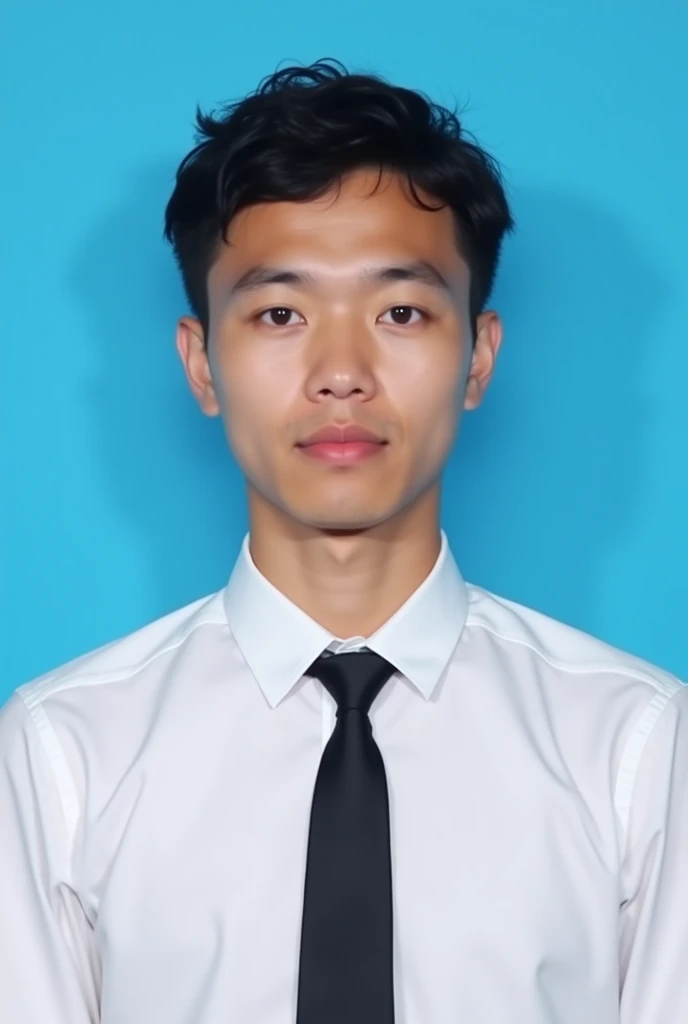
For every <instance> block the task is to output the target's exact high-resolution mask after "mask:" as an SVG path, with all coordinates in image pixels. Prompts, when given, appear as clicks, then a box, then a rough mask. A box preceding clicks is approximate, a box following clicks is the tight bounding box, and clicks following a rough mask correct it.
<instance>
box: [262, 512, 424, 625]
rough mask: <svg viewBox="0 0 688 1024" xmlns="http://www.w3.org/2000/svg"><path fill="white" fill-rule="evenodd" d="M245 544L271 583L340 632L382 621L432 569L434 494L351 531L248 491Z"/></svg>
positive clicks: (392, 612) (309, 612)
mask: <svg viewBox="0 0 688 1024" xmlns="http://www.w3.org/2000/svg"><path fill="white" fill-rule="evenodd" d="M249 510H250V524H251V525H250V541H249V544H250V551H251V557H252V558H253V561H254V563H255V565H256V567H257V568H258V570H259V571H260V572H261V573H262V574H263V576H265V577H266V578H267V579H268V580H269V581H270V583H272V584H273V586H275V587H276V588H277V589H278V590H280V591H281V592H282V593H283V594H284V595H285V596H286V597H288V598H289V599H290V600H291V601H293V603H294V604H295V605H297V606H298V607H299V608H301V609H302V610H303V611H305V612H306V614H307V615H310V617H311V618H312V619H315V621H316V622H318V623H320V625H321V626H324V628H325V629H327V630H329V631H330V632H331V633H334V635H335V636H337V637H340V638H342V639H346V638H347V637H352V636H363V637H368V636H370V635H371V634H372V633H374V632H375V630H377V629H379V628H380V626H382V625H383V623H385V622H386V621H387V619H389V618H390V617H391V616H392V615H393V614H394V613H395V612H396V611H397V610H398V609H399V608H400V607H401V606H402V605H403V604H404V603H405V601H407V600H408V598H409V597H410V596H411V594H413V592H414V591H415V590H416V589H417V588H418V587H419V586H420V585H421V583H422V582H423V581H424V580H425V579H426V578H427V576H428V575H429V574H430V572H431V570H432V568H433V566H434V565H435V562H436V561H437V557H438V555H439V552H440V546H441V534H440V526H439V512H438V497H437V495H436V494H428V495H427V496H426V497H425V499H421V501H419V502H418V503H417V504H416V505H415V506H413V508H410V509H407V510H405V511H404V513H403V515H400V516H399V517H396V518H394V519H390V520H388V521H387V522H385V523H381V524H379V525H377V526H373V527H370V528H369V529H365V530H356V531H337V532H334V531H326V530H322V529H315V528H311V527H307V526H304V525H303V524H301V523H295V522H294V521H293V520H288V519H286V517H285V516H284V514H283V513H282V512H281V511H280V510H277V509H275V508H274V506H269V505H265V504H264V503H263V502H262V500H261V499H259V498H258V497H257V496H253V497H251V496H250V497H249Z"/></svg>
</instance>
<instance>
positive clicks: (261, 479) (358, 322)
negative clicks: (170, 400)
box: [176, 168, 502, 638]
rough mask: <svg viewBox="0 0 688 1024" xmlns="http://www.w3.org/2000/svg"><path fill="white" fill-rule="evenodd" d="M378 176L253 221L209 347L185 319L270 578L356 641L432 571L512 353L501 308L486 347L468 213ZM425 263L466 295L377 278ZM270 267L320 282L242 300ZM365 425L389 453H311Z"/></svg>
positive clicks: (229, 248)
mask: <svg viewBox="0 0 688 1024" xmlns="http://www.w3.org/2000/svg"><path fill="white" fill-rule="evenodd" d="M377 182H378V171H377V169H368V168H362V169H360V170H357V171H355V172H352V173H351V174H349V175H348V176H347V177H345V178H344V179H343V181H342V184H341V187H340V189H339V190H333V191H332V192H331V193H330V194H328V195H327V196H325V197H322V198H320V199H317V200H314V201H308V202H299V203H293V202H279V203H264V204H259V205H256V206H251V207H248V208H246V209H244V210H242V211H240V212H239V213H238V214H237V215H236V216H235V217H234V218H233V220H232V222H231V224H230V226H229V230H228V233H227V243H226V244H224V245H223V246H222V248H221V251H220V253H219V254H218V257H217V259H216V261H215V262H214V264H213V266H212V267H211V270H210V272H209V275H208V298H209V311H210V317H209V323H210V329H209V336H208V339H207V346H206V344H205V339H204V334H203V329H202V327H201V324H200V323H199V321H198V320H197V319H196V318H194V317H191V316H184V317H181V319H180V320H179V322H178V325H177V335H176V344H177V351H178V352H179V356H180V358H181V360H182V363H183V366H184V370H185V373H186V376H187V379H188V382H189V386H190V388H191V390H192V393H193V395H194V396H195V398H196V400H197V401H198V403H199V405H200V408H201V410H202V411H203V412H204V413H205V415H207V416H220V417H221V418H222V421H223V425H224V429H225V434H226V437H227V440H228V443H229V446H230V448H231V450H232V451H233V453H234V455H235V457H236V459H237V461H238V463H239V465H240V467H241V469H242V471H243V473H244V476H245V479H246V486H247V494H248V510H249V521H250V533H251V541H250V544H251V554H252V557H253V559H254V561H255V563H256V565H257V567H258V568H259V569H260V571H261V572H262V573H263V574H264V575H265V576H266V577H267V578H268V579H269V580H270V582H271V583H273V584H274V586H276V587H277V588H278V589H279V590H280V591H282V593H284V594H285V595H286V596H287V597H289V598H290V599H291V600H292V601H294V603H295V604H297V605H298V606H299V607H301V608H302V609H303V610H304V611H306V612H307V613H308V614H309V615H310V616H311V617H312V618H314V619H315V620H316V621H318V622H320V623H321V624H322V625H323V626H325V627H326V628H327V629H329V630H331V631H332V632H333V633H334V634H335V635H336V636H338V637H341V638H345V637H349V636H363V637H367V636H369V635H370V634H371V633H373V632H374V631H375V630H376V629H378V628H379V627H380V626H381V625H382V624H383V623H384V622H385V621H386V620H387V619H388V618H389V617H390V616H391V615H392V614H393V613H394V612H395V611H396V610H397V609H398V608H399V607H400V606H401V605H402V604H403V603H404V602H405V601H406V599H407V598H408V597H409V596H410V595H411V594H412V593H413V591H414V590H415V589H416V588H417V587H418V586H419V585H420V583H421V582H422V581H423V580H424V579H425V578H426V577H427V575H428V574H429V572H430V571H431V569H432V567H433V565H434V563H435V561H436V558H437V555H438V553H439V549H440V522H439V506H440V490H441V474H442V470H443V467H444V465H445V463H446V461H447V458H448V456H449V454H450V452H451V449H452V447H453V444H454V441H455V439H456V437H457V435H458V431H459V425H460V420H461V416H462V412H463V410H473V409H475V408H477V407H478V406H479V405H480V403H481V401H482V399H483V396H484V394H485V392H486V390H487V387H488V386H489V383H490V380H491V378H492V375H493V372H494V367H495V361H496V357H497V354H498V351H499V347H500V345H501V341H502V325H501V321H500V319H499V316H498V315H497V313H496V312H495V311H493V310H489V311H486V312H483V313H481V314H480V315H479V317H478V319H477V322H476V333H477V340H476V344H475V348H474V349H472V331H471V326H472V325H471V323H470V319H469V312H468V310H469V270H468V266H467V264H466V262H465V260H464V259H463V258H462V256H461V254H460V252H459V250H458V248H457V244H456V237H455V230H454V222H453V217H452V213H451V211H450V210H449V209H448V208H445V209H443V210H439V211H427V210H423V209H422V208H420V207H418V206H417V205H416V204H415V203H414V201H413V199H412V196H411V195H410V193H409V192H408V190H407V186H406V184H405V183H404V181H403V179H400V178H399V177H398V176H396V175H394V174H391V173H386V174H385V175H384V176H383V178H382V180H381V182H380V185H379V186H378V187H377V188H376V184H377ZM421 195H422V197H423V199H426V200H428V201H429V202H431V203H433V205H438V203H437V201H436V200H434V198H433V197H432V196H427V195H423V194H422V193H421ZM418 260H423V261H427V262H429V263H431V264H432V265H434V267H436V268H437V269H438V270H439V271H440V272H441V274H442V275H443V277H444V279H445V280H446V282H447V284H448V286H449V287H448V290H446V291H445V290H440V289H439V288H436V287H433V286H431V285H430V284H427V283H424V282H418V281H408V280H402V281H396V282H395V281H387V282H379V281H372V280H368V281H362V280H361V278H360V275H361V272H362V270H363V269H364V268H369V267H371V266H380V265H394V266H398V265H401V264H407V263H409V262H411V261H418ZM259 264H267V265H269V266H277V267H280V268H282V267H287V268H289V269H296V270H299V271H308V272H309V273H310V274H312V275H313V277H314V279H315V282H314V283H309V284H307V285H303V284H299V285H295V284H286V283H273V284H267V285H262V286H261V287H256V288H254V289H251V290H247V291H243V290H240V291H237V292H236V293H232V288H233V286H234V284H235V283H236V282H237V281H238V280H239V278H240V277H241V276H242V275H243V274H244V273H245V272H246V271H247V270H249V269H250V268H253V267H254V266H256V265H259ZM396 307H404V308H403V309H400V310H399V309H396ZM409 307H410V308H409ZM423 314H427V317H426V316H424V315H423ZM350 423H355V424H356V425H359V426H364V427H366V428H368V429H370V430H373V431H375V432H376V433H378V434H380V435H381V436H382V437H384V438H385V439H386V440H387V441H388V444H387V445H386V446H385V447H384V449H383V450H382V451H381V452H380V453H379V454H378V455H376V456H374V457H373V458H372V459H367V460H364V461H363V462H360V463H358V464H356V465H350V466H333V465H330V464H325V463H322V462H320V461H318V460H313V459H310V458H308V457H306V456H304V455H303V453H302V452H300V451H299V450H298V449H297V448H296V447H295V444H296V442H297V441H300V440H303V439H304V438H305V437H306V436H308V435H309V434H311V433H312V432H313V431H314V430H317V429H319V428H320V427H323V426H326V425H331V424H337V425H346V424H350Z"/></svg>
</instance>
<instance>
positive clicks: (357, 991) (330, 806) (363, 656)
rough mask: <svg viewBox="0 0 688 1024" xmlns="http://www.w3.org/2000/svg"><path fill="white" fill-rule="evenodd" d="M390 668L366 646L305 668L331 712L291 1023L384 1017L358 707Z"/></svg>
mask: <svg viewBox="0 0 688 1024" xmlns="http://www.w3.org/2000/svg"><path fill="white" fill-rule="evenodd" d="M395 671H396V670H395V668H394V666H393V665H391V664H390V663H389V662H388V661H385V659H384V658H382V657H380V655H378V654H374V653H373V652H372V651H367V650H366V651H356V652H352V653H349V654H334V655H330V656H329V657H328V656H327V655H325V656H322V655H321V656H320V657H319V658H317V659H316V661H314V662H313V664H312V666H311V667H310V668H309V669H308V670H307V672H306V674H307V675H310V676H315V677H316V678H317V679H319V680H320V681H321V682H322V684H323V685H324V686H325V687H326V688H327V690H328V691H329V692H330V693H331V694H332V696H333V697H334V699H335V701H336V702H337V720H336V723H335V727H334V731H333V733H332V735H331V736H330V739H329V741H328V743H327V746H326V747H325V749H324V751H323V754H322V758H321V761H320V767H319V769H318V774H317V776H316V780H315V788H314V791H313V803H312V807H311V820H310V831H309V835H308V854H307V861H306V882H305V892H304V905H303V922H302V929H301V958H300V966H299V987H298V1009H297V1015H296V1024H393V1022H394V984H393V970H392V867H391V855H390V843H389V801H388V795H387V778H386V775H385V766H384V763H383V761H382V755H381V753H380V749H379V747H378V745H377V743H376V742H375V740H374V738H373V730H372V725H371V722H370V719H369V717H368V711H369V710H370V707H371V705H372V703H373V701H374V700H375V698H376V697H377V695H378V693H379V692H380V690H381V689H382V687H383V686H384V685H385V683H386V682H387V680H388V679H389V677H390V676H391V675H392V674H393V673H394V672H395Z"/></svg>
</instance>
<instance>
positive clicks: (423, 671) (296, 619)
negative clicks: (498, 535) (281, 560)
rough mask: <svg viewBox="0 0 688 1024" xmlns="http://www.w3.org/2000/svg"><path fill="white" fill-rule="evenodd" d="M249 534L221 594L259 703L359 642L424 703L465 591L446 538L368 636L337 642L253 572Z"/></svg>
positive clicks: (446, 653)
mask: <svg viewBox="0 0 688 1024" xmlns="http://www.w3.org/2000/svg"><path fill="white" fill-rule="evenodd" d="M249 541H250V535H249V534H248V533H247V534H246V536H245V537H244V540H243V543H242V546H241V551H240V553H239V557H238V558H237V561H236V563H235V565H234V568H233V570H232V573H231V576H230V578H229V581H228V583H227V586H226V587H225V589H224V592H223V602H224V608H225V614H226V616H227V622H228V625H229V628H230V630H231V632H232V635H233V636H234V639H235V641H236V643H237V646H238V647H239V650H240V651H241V653H242V655H243V657H244V659H245V661H246V663H247V665H248V667H249V669H250V670H251V672H252V674H253V675H254V676H255V678H256V681H257V683H258V685H259V686H260V688H261V690H262V692H263V694H264V696H265V698H266V700H267V701H268V703H269V704H270V706H271V707H276V706H277V705H278V704H279V703H280V701H281V700H283V699H284V697H285V696H286V695H287V694H288V693H289V691H290V690H291V689H292V687H293V686H294V685H295V684H296V683H297V682H298V681H299V679H301V677H302V676H303V675H304V673H305V672H306V669H307V668H308V667H309V666H310V665H311V664H312V663H313V661H314V660H315V659H316V658H317V657H318V655H320V654H322V652H323V651H324V650H325V649H326V648H328V647H330V648H331V649H333V650H346V649H355V648H356V647H361V646H363V645H364V644H365V646H366V647H368V648H369V649H370V650H371V651H375V652H376V653H377V654H380V655H381V656H382V657H383V658H386V659H387V660H388V661H390V662H392V664H394V665H395V666H396V667H397V669H398V671H399V672H401V673H402V674H403V675H404V676H405V677H406V678H407V679H408V680H409V682H410V683H412V684H413V686H415V687H416V689H417V690H418V691H419V692H420V693H421V694H422V695H423V697H425V699H426V700H429V699H430V697H431V696H432V693H433V691H434V689H435V687H436V686H437V684H438V682H439V681H440V679H441V677H442V675H443V673H444V670H445V669H446V667H447V665H448V663H449V660H450V658H451V656H452V653H453V651H454V649H455V647H456V645H457V643H458V642H459V638H460V636H461V633H462V631H463V627H464V625H465V622H466V617H467V614H468V593H467V590H466V585H465V583H464V580H463V577H462V576H461V573H460V571H459V568H458V566H457V565H456V562H455V560H454V557H453V555H452V553H451V550H450V547H449V543H448V540H447V536H446V534H445V533H444V531H442V543H441V549H440V553H439V555H438V558H437V561H436V563H435V565H434V567H433V569H432V571H431V572H430V574H429V576H427V577H426V579H425V580H424V581H423V583H421V585H420V586H419V587H418V588H417V590H416V591H415V592H414V593H413V594H412V595H411V596H410V597H409V598H408V600H407V601H406V602H405V603H404V604H403V605H402V606H401V608H399V609H398V611H396V612H395V613H394V615H392V617H391V618H390V619H388V620H387V622H385V623H384V624H383V625H382V626H381V627H380V628H379V629H378V630H376V632H375V633H373V634H372V635H371V636H369V637H367V638H363V637H353V638H348V639H346V640H344V641H342V640H341V639H340V638H338V637H336V636H334V634H333V633H330V632H329V630H327V629H325V628H324V627H323V626H321V625H320V624H319V623H318V622H316V621H315V620H314V619H312V618H311V617H310V616H309V615H307V614H306V612H304V611H303V610H302V609H301V608H299V607H298V606H297V605H295V604H294V603H293V602H292V601H290V600H289V598H287V597H286V596H285V595H284V594H283V593H282V592H281V591H280V590H278V589H277V588H276V587H275V586H273V584H272V583H270V581H269V580H268V579H266V577H265V576H263V574H262V573H261V572H260V571H259V570H258V568H257V566H256V564H255V563H254V561H253V558H252V557H251V552H250V548H249Z"/></svg>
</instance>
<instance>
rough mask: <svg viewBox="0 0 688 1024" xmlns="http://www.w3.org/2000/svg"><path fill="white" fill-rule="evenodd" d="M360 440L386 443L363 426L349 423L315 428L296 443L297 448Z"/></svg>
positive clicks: (367, 442) (370, 442)
mask: <svg viewBox="0 0 688 1024" xmlns="http://www.w3.org/2000/svg"><path fill="white" fill-rule="evenodd" d="M356 442H362V443H364V444H386V443H387V442H386V441H385V440H384V438H382V437H380V436H379V435H378V434H374V433H373V432H372V431H371V430H366V429H365V427H359V426H356V425H355V424H353V423H352V424H349V425H348V426H345V427H337V426H332V425H330V426H327V427H322V428H321V429H320V430H316V431H315V433H314V434H311V435H310V436H309V437H307V438H306V439H305V440H303V441H300V442H299V443H298V447H299V448H308V447H310V446H311V445H316V444H350V443H356Z"/></svg>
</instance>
